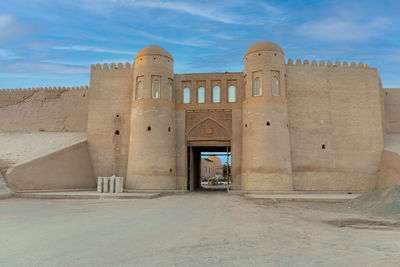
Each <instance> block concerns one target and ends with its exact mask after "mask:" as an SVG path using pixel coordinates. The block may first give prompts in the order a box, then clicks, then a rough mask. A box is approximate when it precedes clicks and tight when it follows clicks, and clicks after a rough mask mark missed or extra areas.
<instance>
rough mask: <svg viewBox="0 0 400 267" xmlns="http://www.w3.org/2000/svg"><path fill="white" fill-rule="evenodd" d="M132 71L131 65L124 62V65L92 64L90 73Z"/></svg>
mask: <svg viewBox="0 0 400 267" xmlns="http://www.w3.org/2000/svg"><path fill="white" fill-rule="evenodd" d="M132 69H133V64H131V63H129V62H126V63H125V64H124V63H121V62H119V63H110V64H108V63H103V64H100V63H97V64H92V66H91V70H92V71H120V70H132Z"/></svg>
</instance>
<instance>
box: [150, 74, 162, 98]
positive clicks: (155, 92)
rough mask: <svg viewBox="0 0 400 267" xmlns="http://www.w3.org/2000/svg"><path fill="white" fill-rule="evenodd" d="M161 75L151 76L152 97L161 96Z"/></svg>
mask: <svg viewBox="0 0 400 267" xmlns="http://www.w3.org/2000/svg"><path fill="white" fill-rule="evenodd" d="M160 80H161V77H160V76H151V97H152V98H160V87H161V81H160Z"/></svg>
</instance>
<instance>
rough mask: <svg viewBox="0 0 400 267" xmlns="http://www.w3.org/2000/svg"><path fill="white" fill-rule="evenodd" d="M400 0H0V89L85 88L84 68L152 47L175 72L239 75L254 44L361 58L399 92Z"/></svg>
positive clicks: (299, 54)
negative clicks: (166, 55) (162, 51)
mask: <svg viewBox="0 0 400 267" xmlns="http://www.w3.org/2000/svg"><path fill="white" fill-rule="evenodd" d="M399 12H400V1H398V0H393V1H385V0H382V1H369V0H364V1H352V0H349V1H334V0H329V1H316V0H314V1H313V0H309V1H305V0H304V1H301V0H292V1H282V0H280V1H247V0H246V1H245V0H223V1H201V0H198V1H178V0H171V1H157V0H154V1H135V0H121V1H119V0H98V1H95V0H68V1H67V0H65V1H55V0H29V1H28V0H1V2H0V88H20V87H22V88H23V87H38V86H73V85H86V84H87V85H88V84H89V72H90V65H91V64H92V63H102V62H126V61H129V62H133V60H134V57H135V54H136V53H137V52H138V51H139V50H140V49H142V48H143V47H145V46H147V45H150V44H157V45H160V46H163V47H164V48H166V49H167V50H168V51H170V52H171V54H172V55H173V56H174V59H175V72H176V73H188V72H224V71H243V55H244V52H245V51H246V49H247V48H248V46H250V45H251V44H253V43H255V42H258V41H262V40H268V41H273V42H276V43H278V44H279V45H280V46H281V47H282V48H283V49H284V51H285V55H286V59H288V58H293V59H297V58H300V59H309V60H313V59H316V60H321V59H323V60H326V61H327V60H332V61H333V62H335V61H336V60H339V61H345V60H346V61H356V62H359V61H362V62H364V63H366V64H368V65H370V66H372V67H377V68H378V70H379V73H380V74H381V77H382V82H383V85H384V87H400V68H399V65H400V17H399V16H398V14H399Z"/></svg>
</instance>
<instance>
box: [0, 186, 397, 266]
mask: <svg viewBox="0 0 400 267" xmlns="http://www.w3.org/2000/svg"><path fill="white" fill-rule="evenodd" d="M345 219H352V221H353V223H354V222H355V220H354V219H359V221H363V220H365V219H367V218H366V217H363V216H362V215H358V214H355V213H353V212H352V211H351V210H349V209H347V208H346V207H345V206H344V205H343V204H342V205H338V204H327V203H325V204H322V203H298V202H286V203H284V202H283V203H278V204H273V203H271V202H268V201H254V200H246V199H245V198H243V197H241V196H237V195H228V194H226V193H222V192H200V193H191V194H185V195H173V196H166V197H161V198H156V199H151V200H140V199H137V200H29V199H6V200H1V201H0V237H1V238H0V266H78V265H79V266H110V265H115V266H398V265H399V264H400V231H399V230H400V229H399V228H393V229H384V230H374V229H369V228H368V227H366V228H367V229H354V228H351V227H338V226H335V225H331V224H328V223H325V222H326V221H331V220H334V221H336V222H337V221H341V220H345ZM339 225H340V224H339ZM342 226H343V225H342ZM361 228H362V227H361Z"/></svg>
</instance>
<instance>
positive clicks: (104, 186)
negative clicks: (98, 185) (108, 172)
mask: <svg viewBox="0 0 400 267" xmlns="http://www.w3.org/2000/svg"><path fill="white" fill-rule="evenodd" d="M109 181H110V178H109V177H103V193H108V182H109Z"/></svg>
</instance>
